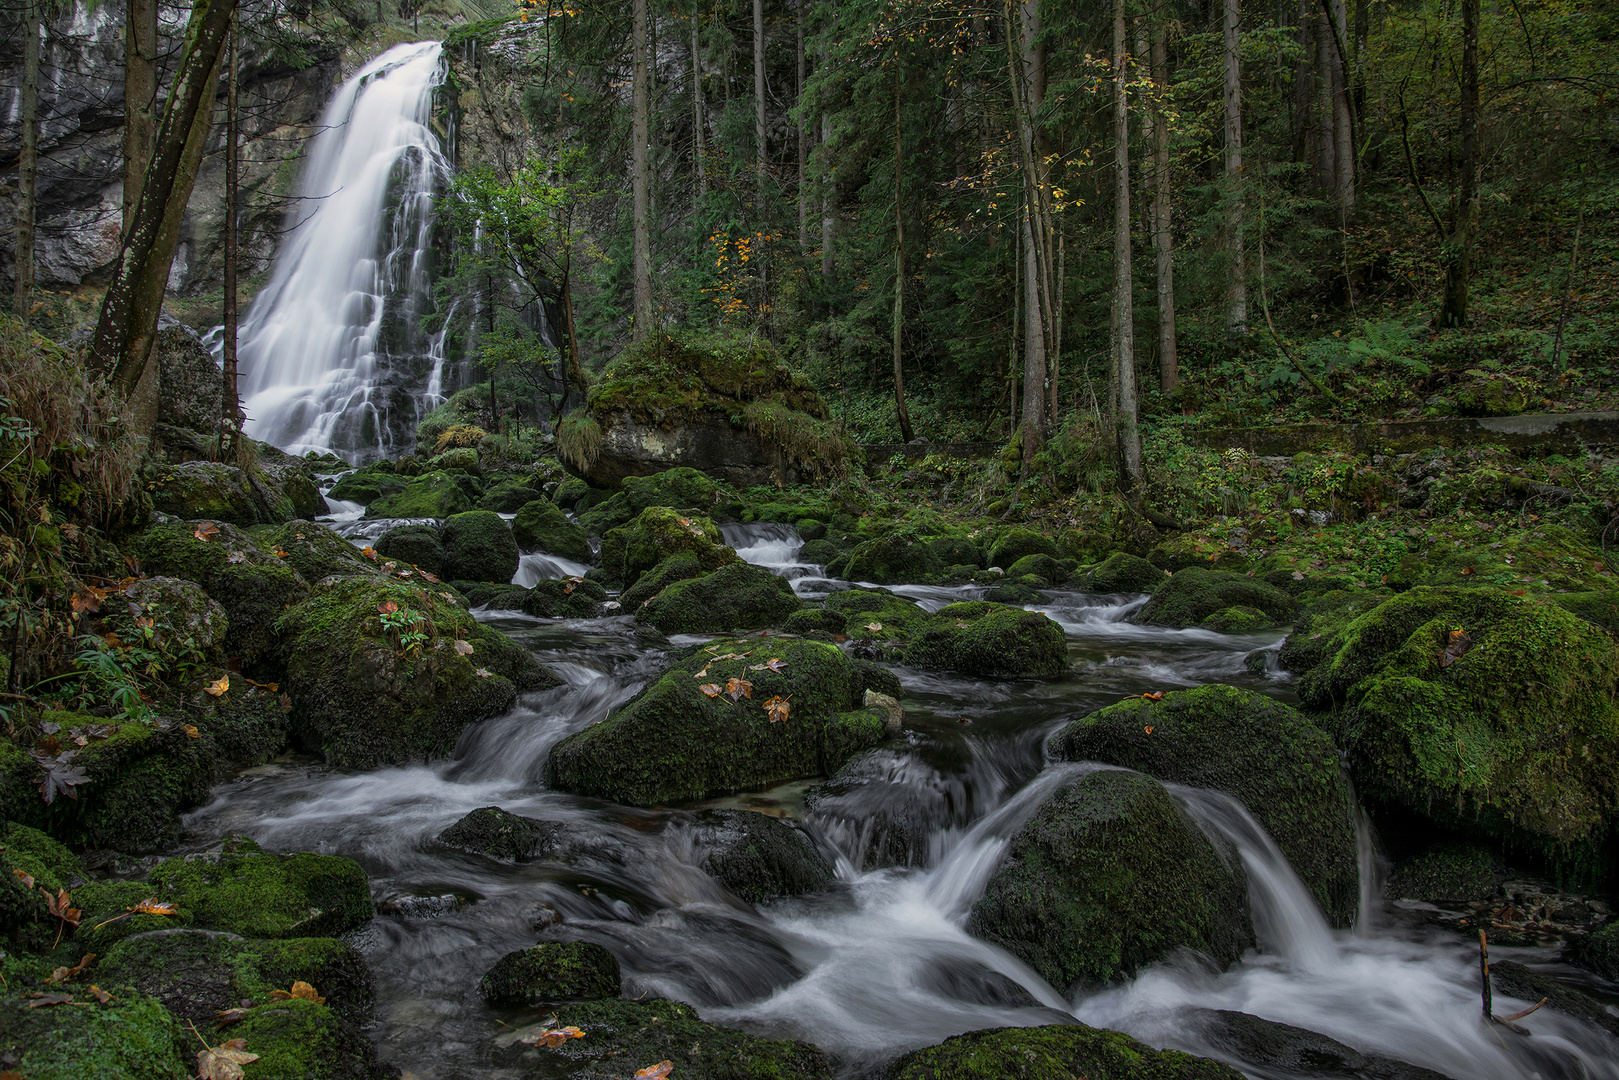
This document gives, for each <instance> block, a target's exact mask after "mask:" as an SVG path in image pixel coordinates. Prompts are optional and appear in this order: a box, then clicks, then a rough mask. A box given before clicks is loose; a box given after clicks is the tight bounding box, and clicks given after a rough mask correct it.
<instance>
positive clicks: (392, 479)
mask: <svg viewBox="0 0 1619 1080" xmlns="http://www.w3.org/2000/svg"><path fill="white" fill-rule="evenodd" d="M409 486H410V478H409V477H405V476H400V475H398V474H397V473H395V472H394V466H393V462H391V461H379V462H376V463H375V464H373V465H367V466H365V467H363V468H359V469H355V470H354V471H353V472H351V473H347V474H345V475H343V476H342V477H339V478H338V481H337V483H335V484H333V485H332V487H331V490H330V491H328V492H327V493H326V494H327V496H329V497H330V498H333V499H341V500H343V501H344V502H353V503H359V504H360V505H361V506H370V505H371V504H372V503H374V502H376V501H377V500H378V499H380V498H382V497H383V496H384V495H397V494H399V493H400V492H401V491H404V490H405V488H407V487H409Z"/></svg>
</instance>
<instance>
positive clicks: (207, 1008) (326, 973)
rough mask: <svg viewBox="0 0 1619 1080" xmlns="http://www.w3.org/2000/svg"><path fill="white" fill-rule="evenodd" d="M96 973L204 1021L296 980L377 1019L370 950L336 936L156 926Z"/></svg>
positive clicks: (355, 1017)
mask: <svg viewBox="0 0 1619 1080" xmlns="http://www.w3.org/2000/svg"><path fill="white" fill-rule="evenodd" d="M95 977H96V980H97V983H98V985H104V987H105V988H112V987H123V986H130V987H134V988H135V989H136V990H139V991H140V992H141V993H143V994H146V995H148V996H151V997H155V998H157V999H158V1000H159V1001H161V1002H163V1004H164V1006H165V1007H166V1008H167V1009H168V1010H169V1011H170V1012H171V1013H173V1014H174V1015H175V1016H176V1017H177V1018H179V1019H180V1020H183V1021H184V1020H189V1021H191V1022H193V1023H195V1024H198V1025H199V1026H200V1025H202V1024H204V1023H213V1022H214V1019H215V1017H216V1016H217V1015H218V1014H219V1013H220V1012H222V1011H224V1010H226V1009H235V1008H244V1007H245V1008H250V1007H252V1006H253V1005H268V1004H270V1003H271V1002H273V1001H274V1000H275V999H274V998H273V997H272V996H271V995H272V993H273V992H274V991H276V990H283V991H285V990H287V989H289V988H290V987H291V986H292V984H293V983H295V982H306V983H308V984H309V985H311V986H313V987H314V988H315V990H316V991H317V992H318V993H319V994H320V996H322V997H324V998H325V999H326V1007H327V1008H329V1009H331V1010H332V1011H333V1012H335V1013H337V1014H338V1015H339V1016H341V1017H343V1018H344V1019H345V1020H347V1021H348V1022H350V1023H353V1024H362V1023H364V1022H365V1021H366V1020H367V1019H369V1017H370V1012H371V1005H372V1001H373V998H374V992H373V989H372V983H371V970H370V968H368V967H367V966H366V962H365V957H363V956H361V955H360V954H359V952H357V951H356V950H355V948H354V947H353V946H352V945H349V944H348V943H347V942H343V941H339V940H338V939H337V938H333V937H301V938H285V939H280V940H262V941H247V940H242V938H241V937H240V936H239V935H237V934H229V933H225V932H223V931H217V930H198V929H194V928H191V927H184V928H178V929H170V930H152V931H147V932H144V933H141V934H138V935H135V936H133V937H127V938H125V939H124V940H122V941H120V942H118V944H116V945H114V946H113V947H112V948H111V949H109V950H108V951H107V953H106V954H105V955H104V956H102V957H101V958H100V959H99V960H98V961H97V963H96V969H95ZM244 1002H246V1003H248V1004H247V1005H244V1004H243V1003H244Z"/></svg>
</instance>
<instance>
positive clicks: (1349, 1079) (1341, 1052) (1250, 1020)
mask: <svg viewBox="0 0 1619 1080" xmlns="http://www.w3.org/2000/svg"><path fill="white" fill-rule="evenodd" d="M1186 1022H1187V1024H1188V1025H1189V1026H1192V1027H1194V1028H1195V1029H1196V1030H1197V1032H1198V1034H1199V1035H1200V1036H1201V1037H1202V1039H1203V1040H1205V1041H1206V1042H1208V1043H1209V1045H1210V1046H1211V1047H1212V1048H1213V1049H1214V1050H1215V1051H1216V1052H1218V1053H1221V1054H1222V1055H1229V1056H1231V1057H1232V1058H1234V1059H1236V1060H1237V1061H1240V1062H1242V1063H1243V1064H1244V1065H1249V1066H1254V1067H1257V1068H1259V1069H1263V1070H1265V1071H1264V1073H1263V1075H1267V1076H1268V1075H1272V1073H1273V1071H1274V1072H1275V1073H1279V1074H1281V1075H1284V1076H1310V1077H1320V1078H1322V1080H1451V1078H1450V1077H1447V1076H1446V1075H1445V1074H1444V1073H1437V1072H1434V1071H1433V1070H1432V1069H1425V1068H1423V1067H1422V1066H1420V1065H1412V1064H1409V1063H1407V1062H1404V1061H1398V1060H1395V1059H1394V1058H1387V1057H1379V1056H1377V1055H1369V1054H1363V1053H1361V1052H1360V1051H1359V1050H1356V1049H1354V1048H1352V1047H1349V1046H1345V1045H1344V1044H1343V1043H1341V1042H1339V1041H1338V1040H1336V1039H1331V1038H1328V1037H1327V1036H1325V1035H1322V1034H1321V1033H1319V1032H1315V1031H1310V1030H1309V1029H1307V1028H1300V1027H1293V1026H1292V1025H1291V1024H1279V1023H1276V1022H1275V1021H1273V1020H1262V1019H1260V1018H1259V1017H1257V1016H1252V1015H1250V1014H1248V1013H1242V1012H1232V1011H1229V1010H1225V1009H1219V1010H1216V1009H1208V1010H1199V1011H1197V1012H1194V1013H1190V1014H1188V1015H1187V1016H1186Z"/></svg>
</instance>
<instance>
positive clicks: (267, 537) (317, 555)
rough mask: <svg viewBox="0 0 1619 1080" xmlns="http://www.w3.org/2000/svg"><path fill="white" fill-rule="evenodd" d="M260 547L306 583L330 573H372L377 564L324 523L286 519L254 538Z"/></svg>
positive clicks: (328, 575)
mask: <svg viewBox="0 0 1619 1080" xmlns="http://www.w3.org/2000/svg"><path fill="white" fill-rule="evenodd" d="M258 540H259V544H260V546H261V547H263V548H264V550H266V551H268V552H271V553H272V554H274V555H275V556H276V557H277V558H278V559H280V560H281V561H282V562H283V563H285V564H286V565H288V566H290V567H292V568H293V569H294V570H296V571H298V573H299V574H300V575H302V576H303V579H304V580H305V581H308V582H316V581H319V580H320V579H321V578H323V577H330V576H331V575H333V574H374V573H376V572H377V566H376V564H375V563H373V562H371V561H370V560H369V559H367V558H366V557H365V556H364V555H361V554H360V549H359V548H357V547H355V546H354V545H353V544H351V543H349V542H348V541H347V540H345V539H343V538H342V537H341V536H339V535H337V534H336V533H335V532H333V531H332V530H331V529H328V528H327V527H326V526H324V525H320V524H317V523H315V522H312V521H289V522H288V523H287V524H285V525H282V526H280V527H279V528H276V529H271V530H268V531H266V532H265V533H264V534H263V535H261V536H260V537H258Z"/></svg>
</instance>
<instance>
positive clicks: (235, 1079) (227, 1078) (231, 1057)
mask: <svg viewBox="0 0 1619 1080" xmlns="http://www.w3.org/2000/svg"><path fill="white" fill-rule="evenodd" d="M232 1043H243V1045H246V1043H245V1042H244V1040H242V1039H232V1040H231V1041H230V1042H228V1043H226V1044H225V1045H224V1046H217V1047H214V1048H213V1049H212V1050H199V1051H198V1052H197V1080H242V1076H243V1075H244V1074H243V1073H242V1066H243V1065H247V1064H249V1063H250V1062H254V1061H257V1060H258V1059H259V1055H257V1054H250V1053H248V1052H247V1051H246V1050H238V1049H236V1048H235V1047H234V1046H232V1045H231V1044H232Z"/></svg>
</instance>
